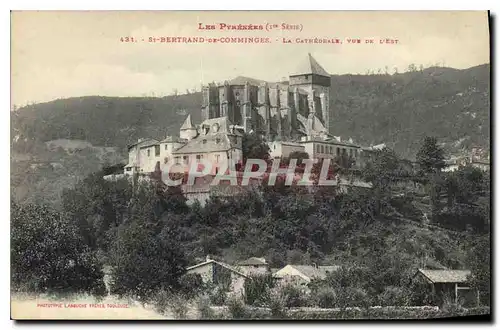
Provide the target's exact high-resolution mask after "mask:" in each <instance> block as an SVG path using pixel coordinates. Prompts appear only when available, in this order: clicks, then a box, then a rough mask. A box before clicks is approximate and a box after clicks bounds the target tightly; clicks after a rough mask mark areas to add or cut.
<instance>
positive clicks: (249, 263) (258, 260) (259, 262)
mask: <svg viewBox="0 0 500 330" xmlns="http://www.w3.org/2000/svg"><path fill="white" fill-rule="evenodd" d="M238 265H240V266H253V265H267V262H266V259H264V258H257V257H251V258H248V259H247V260H244V261H242V262H239V263H238Z"/></svg>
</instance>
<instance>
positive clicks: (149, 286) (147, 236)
mask: <svg viewBox="0 0 500 330" xmlns="http://www.w3.org/2000/svg"><path fill="white" fill-rule="evenodd" d="M160 230H161V226H160V225H159V224H153V223H147V222H145V221H134V222H132V223H130V224H125V225H122V226H121V227H120V228H119V230H118V234H117V237H116V239H115V241H114V242H113V244H112V246H111V250H110V256H109V259H110V265H111V267H112V269H113V271H112V275H113V284H112V288H111V290H112V292H114V293H116V294H118V295H126V294H131V295H136V296H138V297H139V299H144V298H147V297H150V296H152V295H153V294H154V293H155V292H157V291H159V290H167V291H169V290H178V289H179V288H180V287H181V286H180V284H179V279H180V277H181V275H182V274H183V273H184V271H185V267H186V261H185V258H184V253H183V251H182V250H181V248H180V247H179V245H178V244H177V243H176V242H177V239H176V237H175V236H174V235H171V234H170V233H168V232H166V231H160Z"/></svg>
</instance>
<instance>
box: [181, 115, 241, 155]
mask: <svg viewBox="0 0 500 330" xmlns="http://www.w3.org/2000/svg"><path fill="white" fill-rule="evenodd" d="M232 127H234V126H233V124H232V123H231V122H230V121H229V119H228V118H227V117H219V118H212V119H207V120H205V121H203V122H202V123H201V124H200V129H199V131H200V132H199V133H200V134H199V135H198V136H197V137H196V138H194V139H192V140H190V141H189V142H187V143H186V144H185V145H184V146H182V147H180V148H179V149H177V150H175V151H174V152H172V154H187V153H207V152H223V151H227V150H230V149H232V148H234V147H235V146H234V145H232V144H231V141H230V140H229V138H228V135H238V136H241V135H242V134H241V133H240V132H239V131H238V130H237V129H232ZM205 128H206V129H208V131H207V132H206V133H205V132H204V129H205ZM214 129H217V130H214Z"/></svg>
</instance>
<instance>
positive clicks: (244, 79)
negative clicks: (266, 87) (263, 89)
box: [228, 76, 266, 86]
mask: <svg viewBox="0 0 500 330" xmlns="http://www.w3.org/2000/svg"><path fill="white" fill-rule="evenodd" d="M246 82H248V83H249V84H250V85H253V86H259V85H260V84H263V83H265V82H266V81H265V80H260V79H255V78H250V77H243V76H238V77H236V78H234V79H231V80H229V81H228V83H229V85H245V83H246Z"/></svg>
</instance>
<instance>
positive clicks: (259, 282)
mask: <svg viewBox="0 0 500 330" xmlns="http://www.w3.org/2000/svg"><path fill="white" fill-rule="evenodd" d="M274 284H275V279H274V278H273V276H272V275H271V274H262V275H256V276H253V277H252V279H251V280H249V281H245V303H246V304H248V305H253V306H266V305H268V304H269V302H270V298H271V296H270V290H271V289H272V288H273V287H274Z"/></svg>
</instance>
